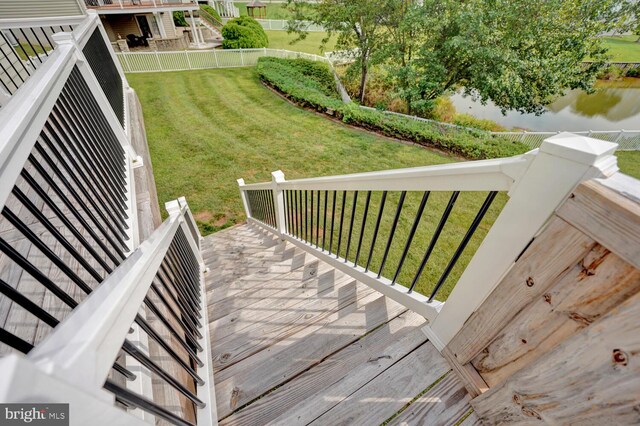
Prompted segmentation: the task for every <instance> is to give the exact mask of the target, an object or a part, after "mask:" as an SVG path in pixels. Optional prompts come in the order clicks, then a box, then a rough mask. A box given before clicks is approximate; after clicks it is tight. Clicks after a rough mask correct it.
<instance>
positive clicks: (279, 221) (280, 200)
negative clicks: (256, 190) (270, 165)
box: [271, 170, 287, 239]
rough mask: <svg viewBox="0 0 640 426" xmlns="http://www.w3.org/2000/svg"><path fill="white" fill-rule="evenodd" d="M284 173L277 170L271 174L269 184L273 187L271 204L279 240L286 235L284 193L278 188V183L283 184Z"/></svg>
mask: <svg viewBox="0 0 640 426" xmlns="http://www.w3.org/2000/svg"><path fill="white" fill-rule="evenodd" d="M284 181H285V179H284V173H282V170H277V171H275V172H273V173H271V182H272V185H273V204H274V207H275V211H276V228H277V229H278V233H279V234H280V238H281V239H282V238H283V237H284V234H285V233H286V231H287V230H286V229H285V226H284V225H285V220H284V192H283V191H282V189H280V187H279V186H278V184H279V183H282V182H284Z"/></svg>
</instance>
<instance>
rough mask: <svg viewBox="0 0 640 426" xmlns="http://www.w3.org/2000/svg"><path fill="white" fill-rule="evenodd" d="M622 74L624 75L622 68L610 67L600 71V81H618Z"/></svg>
mask: <svg viewBox="0 0 640 426" xmlns="http://www.w3.org/2000/svg"><path fill="white" fill-rule="evenodd" d="M620 74H622V71H621V70H620V68H618V67H616V66H615V65H609V66H608V67H607V68H605V69H603V70H602V71H600V74H598V79H600V80H617V79H619V78H620Z"/></svg>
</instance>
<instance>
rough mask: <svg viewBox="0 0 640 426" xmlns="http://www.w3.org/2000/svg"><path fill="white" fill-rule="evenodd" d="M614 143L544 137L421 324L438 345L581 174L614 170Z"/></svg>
mask: <svg viewBox="0 0 640 426" xmlns="http://www.w3.org/2000/svg"><path fill="white" fill-rule="evenodd" d="M616 148H617V145H616V144H614V143H611V142H606V141H603V140H599V139H591V138H587V137H584V136H577V135H573V134H570V133H561V134H559V135H556V136H552V137H550V138H548V139H546V140H545V141H544V142H543V143H542V145H541V146H540V149H539V151H538V152H537V153H531V154H529V155H535V157H534V158H533V159H532V161H531V163H530V165H529V167H528V168H527V169H526V171H525V172H524V174H523V175H521V176H520V177H519V178H517V179H516V181H515V182H514V184H513V186H512V188H511V190H510V192H509V195H510V199H509V201H508V202H507V204H506V205H505V206H504V208H503V209H502V211H501V212H500V215H499V216H498V218H497V219H496V221H495V222H494V224H493V226H492V227H491V229H490V230H489V232H488V233H487V235H486V237H485V239H484V241H483V242H482V243H481V245H480V247H479V248H478V250H477V251H476V253H475V255H474V256H473V258H472V259H471V261H470V262H469V265H468V266H467V268H466V269H465V271H464V272H463V274H462V276H461V277H460V279H459V280H458V283H457V284H456V286H455V287H454V289H453V291H452V293H451V295H450V296H449V298H448V299H447V301H446V303H445V304H444V306H443V308H442V310H441V311H440V313H439V314H438V316H437V317H436V319H435V320H434V321H432V322H431V323H430V324H429V325H428V326H427V327H426V328H425V332H426V333H427V335H429V339H430V340H431V341H432V342H433V344H434V345H436V347H437V348H438V349H439V350H442V349H443V348H444V347H445V346H446V345H447V344H448V343H449V342H450V341H451V340H452V339H453V337H454V336H455V335H456V334H457V333H458V331H459V330H460V329H461V328H462V326H463V325H464V323H465V321H466V320H467V319H468V318H469V316H470V315H471V314H472V313H473V312H474V311H475V310H476V309H477V308H478V307H479V306H480V305H481V304H482V302H483V301H484V300H485V299H486V297H487V296H489V294H490V293H491V292H492V291H493V289H494V288H495V287H496V286H497V285H498V283H499V282H500V280H501V279H502V277H503V276H504V275H505V274H506V273H507V272H508V271H509V270H510V269H511V267H512V266H513V265H514V263H515V261H516V259H517V257H518V255H519V254H520V253H522V252H523V250H525V249H526V247H527V245H528V244H529V243H530V242H531V240H532V239H533V238H534V237H535V236H536V235H538V233H539V232H541V231H542V229H543V228H544V225H545V223H546V222H547V220H548V219H549V218H550V217H551V215H552V214H553V212H554V211H555V210H556V208H557V207H558V206H559V205H560V204H562V203H563V202H564V200H565V199H566V198H567V197H568V196H569V195H570V194H571V192H572V191H573V189H574V188H575V187H576V186H577V185H578V184H579V183H580V182H582V181H584V180H587V179H591V178H597V177H605V176H610V175H611V174H613V173H615V172H617V171H618V167H617V164H616V157H615V156H614V155H613V153H614V151H615V150H616ZM454 349H455V348H454ZM453 352H454V353H457V352H456V350H454V351H453ZM458 361H465V360H460V359H459V360H458ZM462 363H463V364H466V362H462Z"/></svg>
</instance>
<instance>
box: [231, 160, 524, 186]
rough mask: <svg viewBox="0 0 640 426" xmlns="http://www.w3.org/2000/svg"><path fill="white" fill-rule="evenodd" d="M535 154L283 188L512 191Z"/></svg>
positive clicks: (330, 178) (327, 179)
mask: <svg viewBox="0 0 640 426" xmlns="http://www.w3.org/2000/svg"><path fill="white" fill-rule="evenodd" d="M531 158H532V157H531V155H520V156H516V157H511V158H501V159H495V160H479V161H469V162H464V163H451V164H442V165H437V166H426V167H412V168H407V169H395V170H382V171H376V172H366V173H355V174H349V175H339V176H326V177H318V178H311V179H297V180H288V181H284V182H281V183H278V187H279V188H281V189H303V190H304V189H307V190H345V191H365V190H376V191H420V190H422V191H509V190H510V189H511V186H512V185H513V182H514V180H515V178H516V177H517V176H518V175H519V171H520V170H524V169H525V168H526V167H527V164H528V162H529V161H531ZM271 185H272V184H271V182H269V183H266V182H265V183H257V184H246V185H244V186H243V187H242V188H243V189H244V190H253V189H271Z"/></svg>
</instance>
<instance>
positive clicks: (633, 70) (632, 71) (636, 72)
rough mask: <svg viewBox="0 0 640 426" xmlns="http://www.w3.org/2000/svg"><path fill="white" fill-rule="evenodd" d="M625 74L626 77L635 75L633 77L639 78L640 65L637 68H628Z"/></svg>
mask: <svg viewBox="0 0 640 426" xmlns="http://www.w3.org/2000/svg"><path fill="white" fill-rule="evenodd" d="M625 75H626V76H627V77H635V78H639V77H640V67H637V68H631V69H630V70H628V71H627V72H626V73H625Z"/></svg>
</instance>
